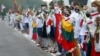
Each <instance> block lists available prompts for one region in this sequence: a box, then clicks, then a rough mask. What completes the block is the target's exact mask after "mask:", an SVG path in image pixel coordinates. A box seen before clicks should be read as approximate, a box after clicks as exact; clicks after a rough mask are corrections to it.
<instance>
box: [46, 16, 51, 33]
mask: <svg viewBox="0 0 100 56" xmlns="http://www.w3.org/2000/svg"><path fill="white" fill-rule="evenodd" d="M51 23H52V20H51V17H50V16H48V19H47V20H46V30H47V34H49V33H50V31H51V29H50V28H51Z"/></svg>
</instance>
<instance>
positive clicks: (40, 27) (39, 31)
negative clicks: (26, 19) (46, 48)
mask: <svg viewBox="0 0 100 56" xmlns="http://www.w3.org/2000/svg"><path fill="white" fill-rule="evenodd" d="M36 25H37V26H36V28H37V34H38V44H39V45H38V46H40V47H41V46H42V34H43V32H42V30H43V21H42V18H41V15H40V14H39V15H37V19H36Z"/></svg>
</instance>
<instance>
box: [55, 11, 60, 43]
mask: <svg viewBox="0 0 100 56" xmlns="http://www.w3.org/2000/svg"><path fill="white" fill-rule="evenodd" d="M55 19H56V29H55V40H56V41H57V42H58V43H60V42H61V41H60V39H61V38H59V37H60V32H59V23H60V20H61V14H57V13H55Z"/></svg>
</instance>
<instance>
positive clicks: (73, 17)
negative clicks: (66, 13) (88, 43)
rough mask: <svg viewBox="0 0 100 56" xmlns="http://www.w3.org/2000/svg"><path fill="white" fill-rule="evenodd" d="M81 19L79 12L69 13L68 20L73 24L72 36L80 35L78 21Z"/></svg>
mask: <svg viewBox="0 0 100 56" xmlns="http://www.w3.org/2000/svg"><path fill="white" fill-rule="evenodd" d="M81 19H82V16H81V15H80V14H79V13H76V12H73V13H72V14H71V15H70V20H71V21H72V22H73V24H74V38H78V37H79V35H80V21H81Z"/></svg>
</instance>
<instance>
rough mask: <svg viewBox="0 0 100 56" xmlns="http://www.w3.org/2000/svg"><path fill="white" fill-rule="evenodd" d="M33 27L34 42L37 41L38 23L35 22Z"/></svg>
mask: <svg viewBox="0 0 100 56" xmlns="http://www.w3.org/2000/svg"><path fill="white" fill-rule="evenodd" d="M32 26H33V35H32V39H33V40H37V32H36V21H34V22H33V23H32Z"/></svg>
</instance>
